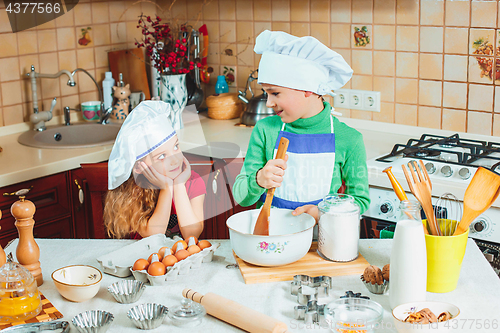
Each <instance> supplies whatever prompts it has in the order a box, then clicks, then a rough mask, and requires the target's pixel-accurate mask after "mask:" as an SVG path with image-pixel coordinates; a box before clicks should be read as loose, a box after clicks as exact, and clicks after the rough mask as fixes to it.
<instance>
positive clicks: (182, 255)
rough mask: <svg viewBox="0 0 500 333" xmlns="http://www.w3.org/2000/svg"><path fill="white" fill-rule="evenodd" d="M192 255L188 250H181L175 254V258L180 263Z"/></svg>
mask: <svg viewBox="0 0 500 333" xmlns="http://www.w3.org/2000/svg"><path fill="white" fill-rule="evenodd" d="M190 255H191V253H189V252H188V251H187V250H179V251H177V252H175V257H176V258H177V260H179V261H181V260H184V259H186V258H187V257H189V256H190Z"/></svg>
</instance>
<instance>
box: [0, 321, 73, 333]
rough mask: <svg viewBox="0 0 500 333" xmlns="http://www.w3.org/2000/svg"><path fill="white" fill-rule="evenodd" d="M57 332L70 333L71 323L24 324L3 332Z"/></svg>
mask: <svg viewBox="0 0 500 333" xmlns="http://www.w3.org/2000/svg"><path fill="white" fill-rule="evenodd" d="M56 330H58V332H59V333H67V332H69V323H68V322H67V321H54V322H48V323H45V322H44V323H31V324H22V325H16V326H12V327H9V328H6V329H4V330H2V332H9V333H13V332H15V333H32V332H47V331H56ZM59 330H61V331H59Z"/></svg>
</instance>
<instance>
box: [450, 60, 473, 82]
mask: <svg viewBox="0 0 500 333" xmlns="http://www.w3.org/2000/svg"><path fill="white" fill-rule="evenodd" d="M467 59H468V57H466V56H460V55H449V54H446V55H445V56H444V79H445V80H446V81H463V82H465V81H467V72H468V63H467Z"/></svg>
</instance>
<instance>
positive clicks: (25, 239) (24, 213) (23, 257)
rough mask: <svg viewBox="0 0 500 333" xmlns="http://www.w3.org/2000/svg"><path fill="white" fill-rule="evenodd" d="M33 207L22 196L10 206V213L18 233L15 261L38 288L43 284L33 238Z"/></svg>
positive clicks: (38, 256) (37, 248) (36, 248)
mask: <svg viewBox="0 0 500 333" xmlns="http://www.w3.org/2000/svg"><path fill="white" fill-rule="evenodd" d="M35 210H36V208H35V205H34V204H33V202H31V201H29V200H25V199H24V196H20V197H19V200H18V201H16V202H14V203H13V204H12V207H11V208H10V212H11V213H12V216H14V218H15V219H16V222H15V226H16V228H17V231H18V233H19V243H18V244H17V248H16V258H17V261H18V262H19V263H20V264H21V265H23V266H24V267H25V268H26V269H27V270H29V271H30V272H31V274H32V275H33V277H34V278H35V280H36V283H37V285H38V286H41V285H42V284H43V276H42V269H41V268H40V261H39V259H40V248H39V247H38V244H37V243H36V242H35V238H34V237H33V227H34V225H35V220H33V215H34V214H35Z"/></svg>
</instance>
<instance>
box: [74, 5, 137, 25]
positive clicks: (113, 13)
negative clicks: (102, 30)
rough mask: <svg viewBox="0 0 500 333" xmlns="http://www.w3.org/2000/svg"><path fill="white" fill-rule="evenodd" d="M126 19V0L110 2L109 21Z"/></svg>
mask: <svg viewBox="0 0 500 333" xmlns="http://www.w3.org/2000/svg"><path fill="white" fill-rule="evenodd" d="M125 20H126V13H125V2H123V1H112V2H110V3H109V22H124V21H125ZM134 21H135V20H134ZM77 25H80V24H77Z"/></svg>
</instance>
